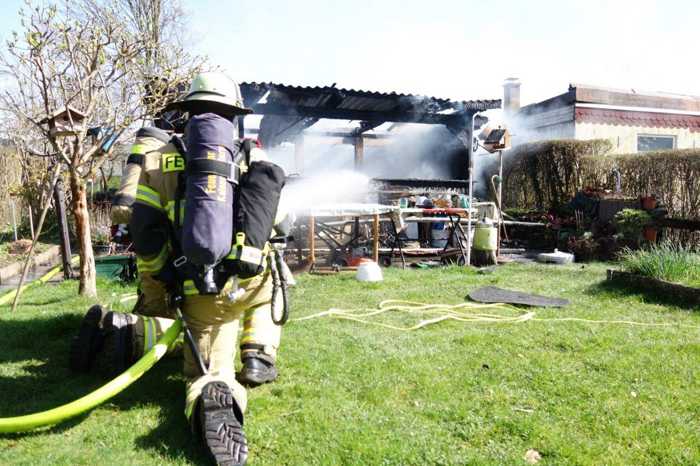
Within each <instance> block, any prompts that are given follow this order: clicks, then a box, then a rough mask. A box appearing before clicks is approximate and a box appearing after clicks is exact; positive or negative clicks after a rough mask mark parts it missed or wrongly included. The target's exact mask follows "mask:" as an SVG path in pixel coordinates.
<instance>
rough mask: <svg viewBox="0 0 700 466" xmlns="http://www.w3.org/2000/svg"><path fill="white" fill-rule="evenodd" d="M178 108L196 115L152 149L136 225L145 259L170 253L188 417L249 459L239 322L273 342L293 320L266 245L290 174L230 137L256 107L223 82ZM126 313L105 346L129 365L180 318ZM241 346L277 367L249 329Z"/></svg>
mask: <svg viewBox="0 0 700 466" xmlns="http://www.w3.org/2000/svg"><path fill="white" fill-rule="evenodd" d="M173 106H175V107H178V108H180V109H182V110H184V111H186V112H188V115H189V120H188V123H187V127H186V131H185V138H184V141H182V140H180V139H179V138H173V139H172V140H171V141H170V142H169V143H168V144H166V145H164V146H162V147H161V148H159V149H158V150H157V151H155V153H157V154H158V160H159V163H158V166H157V167H154V168H152V169H150V168H149V167H144V169H143V170H142V172H141V174H140V177H139V183H138V189H137V195H136V200H135V202H134V204H133V212H132V218H131V222H130V230H131V233H132V236H133V239H134V249H135V251H136V253H137V254H138V255H139V256H140V257H144V258H164V259H163V264H162V266H161V267H160V269H159V270H158V272H157V277H158V279H160V280H161V281H163V282H164V283H166V286H167V288H168V295H169V296H170V297H171V303H172V307H173V309H174V310H175V311H176V312H177V313H180V312H181V313H182V315H183V316H184V323H185V327H186V332H189V335H190V336H191V339H190V341H191V342H192V345H191V347H186V348H185V351H184V357H185V361H184V373H185V376H186V378H187V380H188V382H187V396H186V407H185V413H186V415H187V417H188V419H189V421H190V423H191V425H192V426H193V428H194V430H195V431H196V432H198V433H200V434H201V435H202V437H203V439H204V441H205V443H206V445H207V447H208V448H209V451H210V452H211V454H212V455H213V457H214V459H215V460H216V461H217V462H219V463H225V464H244V463H245V461H246V458H247V442H246V439H245V436H244V434H243V429H242V426H243V413H244V411H245V407H246V402H247V399H246V392H245V389H244V388H243V387H242V386H241V385H240V384H239V383H238V382H237V381H236V377H235V370H234V356H235V352H236V339H237V333H238V326H239V321H240V320H241V319H242V318H244V319H246V320H248V319H250V322H251V323H253V321H254V322H255V329H256V331H257V332H258V333H262V334H264V333H268V334H273V338H261V340H262V341H263V342H264V341H268V342H269V341H273V342H275V341H276V342H278V341H279V333H280V327H279V326H278V325H276V324H281V323H283V321H284V320H286V305H285V306H284V310H283V311H282V312H281V314H282V317H281V318H279V319H278V318H277V317H278V316H279V315H280V312H279V309H278V308H279V307H280V306H279V304H280V301H281V302H282V304H286V292H285V284H284V280H283V278H282V277H283V276H284V274H281V273H280V271H281V270H283V269H284V264H283V262H282V260H281V256H280V254H279V253H278V252H277V249H276V248H275V247H274V246H273V243H274V242H275V240H274V239H271V237H272V236H273V227H274V226H275V224H277V226H278V227H279V226H280V225H283V224H285V223H286V222H283V221H280V222H277V220H280V217H281V216H280V215H279V213H278V212H277V207H278V202H279V196H280V192H281V189H282V187H283V185H284V171H283V170H282V169H281V168H280V167H279V166H277V165H275V164H272V163H271V162H269V161H267V160H266V157H265V154H264V152H262V150H260V149H258V148H255V147H251V145H250V141H246V140H243V141H235V140H234V139H233V134H234V121H235V118H236V117H237V116H239V115H245V114H247V113H250V110H248V109H246V108H244V107H243V103H242V99H241V96H240V89H239V88H238V85H237V84H236V83H234V82H233V81H231V80H230V79H229V78H227V77H226V76H224V75H221V74H219V73H203V74H201V75H199V76H197V77H196V78H195V79H194V81H193V83H192V86H191V87H190V91H189V94H188V95H187V96H186V97H185V98H184V99H183V100H182V101H180V102H176V103H174V104H173ZM276 233H277V234H278V235H280V236H282V237H284V236H285V235H286V234H287V233H288V232H286V231H277V232H276ZM278 288H279V289H281V291H282V292H281V293H277V289H278ZM273 310H274V311H275V313H274V314H273ZM122 316H124V321H123V322H122V323H121V324H120V325H117V326H115V328H114V329H113V331H112V335H114V336H116V337H115V338H111V339H110V340H111V341H117V342H119V344H121V345H122V346H123V347H126V348H133V349H134V351H131V352H130V351H126V352H123V353H124V355H125V356H124V363H125V364H130V363H131V362H133V361H134V360H135V359H136V358H137V357H138V356H140V354H142V353H143V351H145V350H147V349H149V348H150V346H151V345H153V343H154V342H155V341H156V339H157V338H158V336H159V335H160V334H161V333H162V332H164V331H165V330H166V329H167V328H169V326H170V325H172V323H173V322H174V321H173V320H171V319H168V318H161V317H157V318H152V319H144V318H142V317H139V316H137V315H128V314H122ZM246 323H248V322H246ZM247 336H248V337H250V338H249V339H248V340H246V337H247ZM242 340H243V341H242V343H243V345H242V348H243V359H244V367H245V362H246V360H248V359H255V360H257V361H258V362H260V363H262V364H263V365H264V364H265V363H266V362H269V365H266V366H265V365H264V366H263V367H274V357H275V351H276V344H265V343H263V344H260V343H257V341H256V339H255V335H254V334H252V335H246V334H245V333H244V336H243V339H242ZM105 343H106V340H105Z"/></svg>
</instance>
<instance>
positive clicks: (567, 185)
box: [503, 140, 700, 219]
mask: <svg viewBox="0 0 700 466" xmlns="http://www.w3.org/2000/svg"><path fill="white" fill-rule="evenodd" d="M610 149H611V145H610V143H609V142H608V141H607V140H590V141H574V140H561V141H543V142H537V143H530V144H522V145H520V146H517V147H515V148H513V149H512V150H511V151H508V152H507V153H506V154H505V166H504V176H503V178H504V180H503V196H504V206H507V207H511V208H521V209H533V208H535V209H540V210H543V209H550V208H560V207H561V206H562V205H564V204H566V203H568V202H569V200H570V199H571V197H573V196H574V194H576V192H578V191H581V190H583V189H584V188H586V187H589V186H592V187H596V188H604V189H609V190H610V191H614V190H615V176H614V174H613V171H614V170H618V171H619V172H620V178H621V180H620V181H621V189H622V192H623V193H624V194H625V195H626V196H630V197H639V196H646V195H650V194H655V195H656V197H657V199H659V201H660V202H661V203H662V204H664V206H665V207H666V208H667V209H668V213H669V216H671V217H677V218H685V219H700V183H698V180H700V149H685V150H671V151H659V152H646V153H643V154H627V155H612V154H610Z"/></svg>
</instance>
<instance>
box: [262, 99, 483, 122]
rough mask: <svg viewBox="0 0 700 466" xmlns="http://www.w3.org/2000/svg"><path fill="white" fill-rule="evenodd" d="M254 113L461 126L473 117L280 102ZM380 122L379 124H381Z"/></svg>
mask: <svg viewBox="0 0 700 466" xmlns="http://www.w3.org/2000/svg"><path fill="white" fill-rule="evenodd" d="M252 108H253V111H254V113H257V114H263V115H279V116H297V117H312V118H331V119H341V120H361V121H367V122H372V123H379V124H381V123H384V122H389V121H390V122H398V123H427V124H442V125H446V126H459V125H460V124H461V123H462V122H463V121H466V120H468V119H469V118H471V113H473V112H474V111H479V110H474V111H468V112H456V113H449V114H443V113H425V112H416V111H398V112H397V111H388V112H383V111H372V110H355V109H346V108H318V107H306V106H299V105H285V104H278V103H267V104H256V105H253V106H252ZM379 124H378V125H377V126H379Z"/></svg>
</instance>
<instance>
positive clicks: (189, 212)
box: [164, 113, 238, 294]
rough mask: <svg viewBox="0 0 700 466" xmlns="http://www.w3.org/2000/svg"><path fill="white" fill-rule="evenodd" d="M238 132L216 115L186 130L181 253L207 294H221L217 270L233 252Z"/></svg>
mask: <svg viewBox="0 0 700 466" xmlns="http://www.w3.org/2000/svg"><path fill="white" fill-rule="evenodd" d="M233 132H234V125H233V123H232V122H231V121H230V120H227V119H225V118H223V117H221V116H218V115H216V114H213V113H205V114H201V115H196V116H194V117H192V118H191V119H190V121H189V123H188V124H187V130H186V141H185V144H186V147H187V151H186V178H185V191H184V204H185V209H184V211H185V212H184V219H183V222H182V233H181V247H182V254H183V256H184V257H186V258H187V261H188V262H189V263H190V268H194V273H195V274H196V275H198V278H199V280H195V283H196V284H198V288H199V291H200V293H203V294H212V293H217V292H218V289H217V288H216V285H215V284H214V277H213V269H214V267H215V266H216V265H217V264H218V263H220V262H221V261H222V260H223V259H224V258H225V257H226V256H227V255H228V253H229V251H230V250H231V243H232V235H233V229H234V227H233V203H234V196H235V189H236V185H237V183H238V176H237V173H238V172H237V167H236V165H235V164H234V156H235V154H236V152H237V151H236V147H235V145H234V139H233ZM164 169H167V167H165V168H164ZM200 283H201V285H200Z"/></svg>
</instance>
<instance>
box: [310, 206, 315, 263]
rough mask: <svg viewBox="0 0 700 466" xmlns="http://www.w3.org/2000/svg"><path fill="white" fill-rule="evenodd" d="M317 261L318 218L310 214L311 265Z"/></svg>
mask: <svg viewBox="0 0 700 466" xmlns="http://www.w3.org/2000/svg"><path fill="white" fill-rule="evenodd" d="M315 262H316V219H315V218H314V216H313V215H310V216H309V267H313V266H314V263H315Z"/></svg>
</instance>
